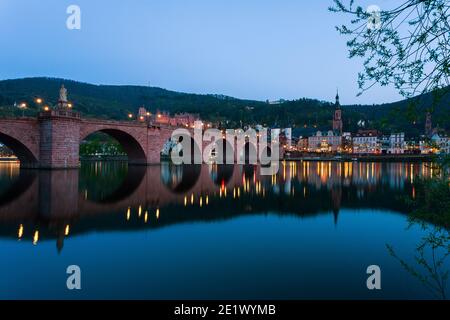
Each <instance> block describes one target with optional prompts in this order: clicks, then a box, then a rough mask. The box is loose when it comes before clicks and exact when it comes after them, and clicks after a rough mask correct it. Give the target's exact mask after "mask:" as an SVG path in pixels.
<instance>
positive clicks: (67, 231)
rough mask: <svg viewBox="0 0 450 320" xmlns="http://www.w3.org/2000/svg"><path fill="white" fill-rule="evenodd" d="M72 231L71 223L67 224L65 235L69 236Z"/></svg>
mask: <svg viewBox="0 0 450 320" xmlns="http://www.w3.org/2000/svg"><path fill="white" fill-rule="evenodd" d="M69 233H70V225H66V228H65V229H64V235H65V236H66V237H67V236H68V235H69Z"/></svg>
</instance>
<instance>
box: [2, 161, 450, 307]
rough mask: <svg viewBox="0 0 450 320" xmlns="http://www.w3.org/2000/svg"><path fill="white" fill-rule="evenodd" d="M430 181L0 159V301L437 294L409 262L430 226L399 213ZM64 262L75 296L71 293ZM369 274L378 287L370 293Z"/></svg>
mask: <svg viewBox="0 0 450 320" xmlns="http://www.w3.org/2000/svg"><path fill="white" fill-rule="evenodd" d="M432 174H433V173H432V169H431V168H430V167H429V166H427V165H426V164H422V163H364V162H285V163H283V164H282V165H281V167H280V171H279V172H278V174H277V175H274V176H262V175H260V168H259V167H257V166H238V165H236V166H232V165H230V166H208V165H201V166H200V165H199V166H194V165H191V166H173V165H170V164H166V163H163V164H161V165H158V166H150V167H134V166H131V167H128V166H127V165H126V164H125V163H119V162H116V163H113V162H111V163H106V162H96V163H83V164H82V166H81V168H80V169H79V170H56V171H35V170H20V168H19V165H18V164H12V163H2V164H0V256H1V262H0V288H1V290H0V298H2V299H16V298H22V299H23V298H24V299H30V298H39V299H48V298H57V299H100V298H102V299H103V298H113V299H116V298H125V299H128V298H144V299H147V298H148V299H316V298H320V299H334V298H338V299H353V298H358V299H379V298H386V299H419V298H420V299H421V298H426V299H433V298H442V290H441V291H439V290H434V289H433V287H432V286H431V287H430V286H429V285H427V283H424V282H422V281H421V280H420V277H421V276H422V277H428V279H430V274H429V271H428V270H426V268H424V267H423V266H421V265H420V264H418V263H417V261H416V260H415V257H416V256H417V255H418V253H417V246H418V245H419V244H420V243H421V241H422V239H423V238H424V237H426V236H427V234H428V233H429V232H430V231H431V230H432V229H433V226H431V225H428V227H427V228H422V227H419V226H418V225H414V224H412V225H411V223H410V221H409V220H408V207H407V206H406V204H405V203H406V201H407V199H411V198H415V197H416V196H417V195H416V189H415V187H414V184H415V180H416V179H419V178H420V177H429V176H430V175H432ZM388 246H390V247H392V248H393V250H394V252H395V256H394V255H393V254H391V253H390V251H389V250H388ZM426 258H427V256H426ZM429 258H430V259H432V256H431V255H430V256H429ZM69 265H77V266H79V267H80V270H81V286H82V288H81V290H68V289H67V286H66V280H67V277H68V274H67V273H66V269H67V267H68V266H69ZM370 265H377V266H379V267H380V271H381V273H380V274H381V277H380V280H381V290H369V289H368V288H367V284H366V281H367V278H368V277H369V275H368V274H367V272H366V271H367V267H368V266H370ZM406 265H408V266H410V267H413V268H414V270H416V271H417V273H418V274H419V276H418V275H417V274H416V275H413V274H412V273H411V272H408V270H407V268H405V266H406ZM449 267H450V264H449V262H448V261H445V262H444V264H443V265H442V266H441V268H442V269H443V270H444V271H445V270H448V269H449ZM431 281H432V280H431ZM444 286H446V284H444Z"/></svg>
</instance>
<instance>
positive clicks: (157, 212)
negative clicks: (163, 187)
mask: <svg viewBox="0 0 450 320" xmlns="http://www.w3.org/2000/svg"><path fill="white" fill-rule="evenodd" d="M156 219H159V208H158V209H156Z"/></svg>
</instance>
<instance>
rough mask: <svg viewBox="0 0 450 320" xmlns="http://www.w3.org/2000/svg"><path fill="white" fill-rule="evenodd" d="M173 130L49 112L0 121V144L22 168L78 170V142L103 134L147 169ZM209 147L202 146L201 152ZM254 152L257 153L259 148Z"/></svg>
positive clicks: (63, 111) (130, 159)
mask: <svg viewBox="0 0 450 320" xmlns="http://www.w3.org/2000/svg"><path fill="white" fill-rule="evenodd" d="M175 129H177V127H171V126H164V125H160V126H155V125H151V124H149V123H147V122H139V121H111V120H101V119H89V118H82V117H81V116H80V114H79V113H77V112H74V111H71V110H48V111H43V112H41V113H40V114H39V115H38V116H37V117H36V118H11V119H0V143H3V144H5V145H6V146H7V147H9V148H10V149H11V150H12V151H13V152H14V153H15V154H16V156H17V157H18V158H19V160H20V162H21V167H22V168H43V169H65V168H78V167H79V163H80V159H79V146H80V143H81V141H83V139H85V138H86V137H88V136H89V135H90V134H92V133H95V132H104V133H106V134H108V135H110V136H112V137H113V138H115V139H116V140H117V141H118V142H119V143H120V144H121V145H122V146H123V148H124V150H125V151H126V153H127V155H128V161H129V164H137V165H148V164H158V163H160V155H161V150H162V149H163V146H164V144H165V143H166V142H167V141H168V140H169V139H170V137H171V135H172V132H173V130H175ZM209 143H210V142H205V143H203V145H202V146H201V147H202V150H203V149H204V148H205V146H206V145H207V144H209ZM254 148H255V149H256V150H258V145H256V146H254ZM234 158H235V160H236V154H235V155H234Z"/></svg>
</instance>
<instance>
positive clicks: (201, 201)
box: [199, 196, 203, 208]
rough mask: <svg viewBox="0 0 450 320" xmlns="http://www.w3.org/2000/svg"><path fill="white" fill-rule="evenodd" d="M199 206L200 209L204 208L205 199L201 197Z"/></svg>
mask: <svg viewBox="0 0 450 320" xmlns="http://www.w3.org/2000/svg"><path fill="white" fill-rule="evenodd" d="M199 205H200V208H201V207H203V197H202V196H200V201H199Z"/></svg>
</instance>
